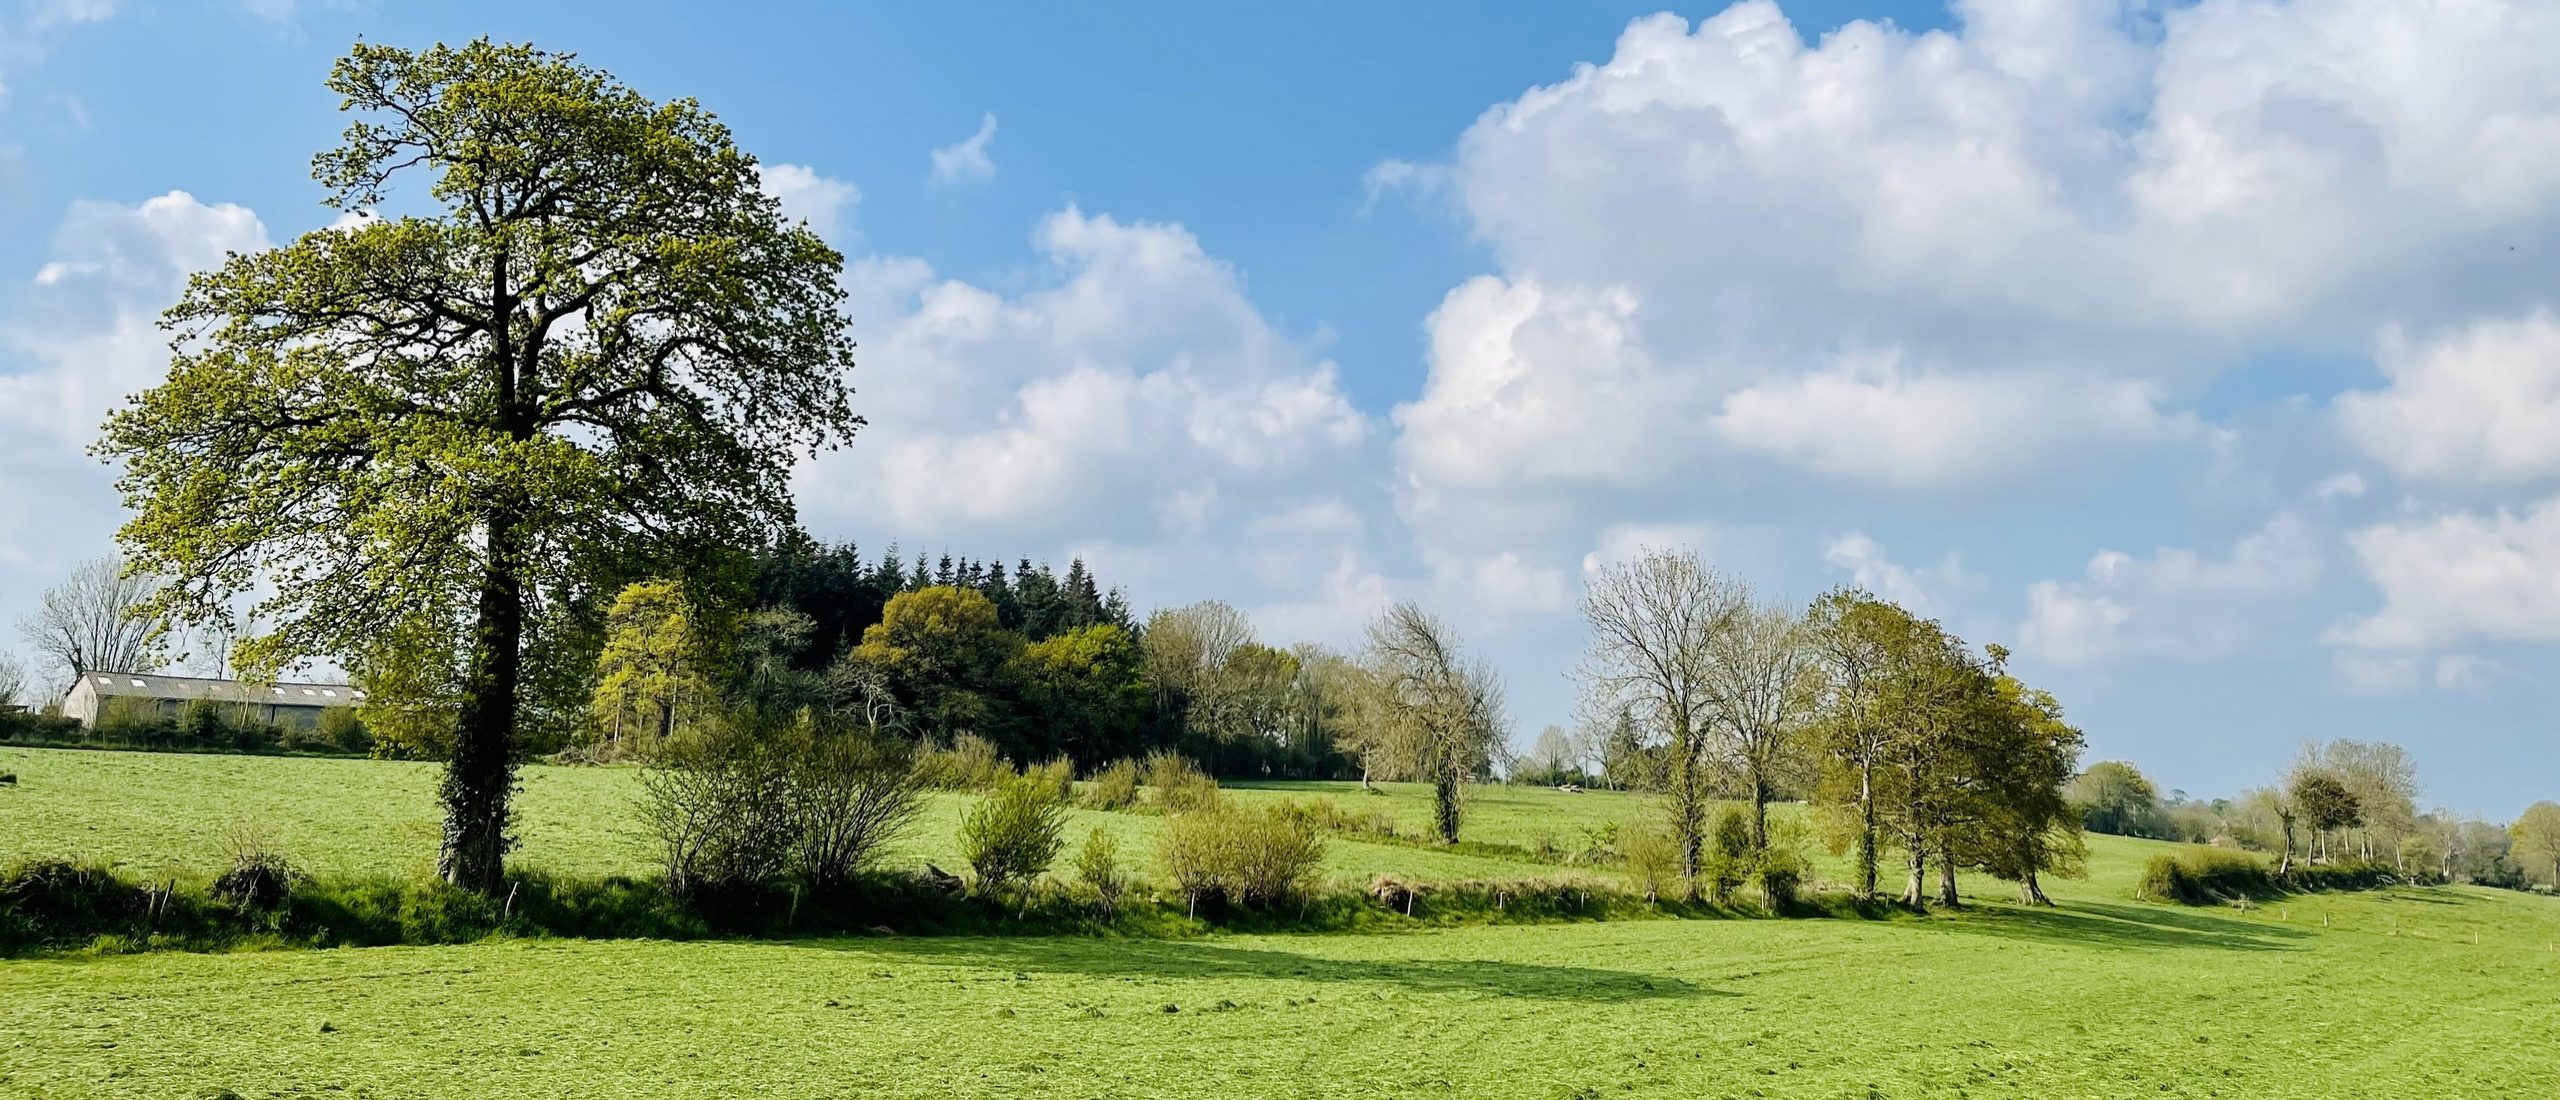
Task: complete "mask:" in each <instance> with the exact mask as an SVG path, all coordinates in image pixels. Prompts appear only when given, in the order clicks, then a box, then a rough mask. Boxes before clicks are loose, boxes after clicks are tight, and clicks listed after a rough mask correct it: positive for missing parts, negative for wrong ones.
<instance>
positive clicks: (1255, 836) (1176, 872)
mask: <svg viewBox="0 0 2560 1100" xmlns="http://www.w3.org/2000/svg"><path fill="white" fill-rule="evenodd" d="M1156 854H1157V858H1158V859H1159V860H1161V861H1162V862H1163V864H1164V868H1165V873H1166V875H1167V876H1168V877H1170V878H1171V879H1172V880H1173V883H1174V887H1175V889H1177V890H1179V891H1181V893H1182V894H1183V896H1184V899H1185V900H1186V901H1187V902H1188V903H1189V905H1190V907H1191V909H1192V911H1193V912H1194V913H1195V914H1196V913H1197V912H1198V911H1199V907H1200V902H1201V901H1203V900H1217V901H1223V902H1226V903H1229V904H1234V905H1243V906H1254V905H1269V904H1272V903H1275V902H1280V901H1285V900H1287V899H1289V898H1293V897H1297V896H1299V895H1300V894H1301V893H1303V892H1304V891H1305V889H1306V887H1307V884H1308V882H1309V880H1311V879H1312V878H1313V877H1314V875H1315V871H1316V868H1317V866H1318V865H1319V864H1321V863H1323V862H1324V838H1323V836H1322V835H1321V834H1320V833H1318V832H1317V831H1316V829H1314V828H1313V827H1312V826H1311V825H1310V824H1309V823H1308V821H1307V820H1306V818H1305V817H1304V816H1303V815H1302V814H1299V813H1294V812H1292V811H1291V810H1290V808H1289V807H1287V806H1285V805H1277V806H1269V807H1265V808H1262V809H1258V810H1257V809H1248V808H1246V807H1243V806H1238V805H1236V804H1234V803H1230V802H1212V803H1211V804H1209V805H1207V806H1204V807H1202V808H1199V809H1195V810H1191V811H1188V812H1185V813H1180V814H1176V815H1174V816H1173V818H1172V819H1171V820H1169V821H1167V822H1166V823H1165V830H1164V835H1163V837H1162V838H1161V839H1160V840H1158V841H1157V845H1156Z"/></svg>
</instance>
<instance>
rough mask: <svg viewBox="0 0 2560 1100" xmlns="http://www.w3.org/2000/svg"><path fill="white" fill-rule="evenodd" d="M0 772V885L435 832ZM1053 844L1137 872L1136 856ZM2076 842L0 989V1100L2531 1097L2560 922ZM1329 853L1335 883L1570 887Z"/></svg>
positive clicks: (85, 968) (221, 798) (152, 960)
mask: <svg viewBox="0 0 2560 1100" xmlns="http://www.w3.org/2000/svg"><path fill="white" fill-rule="evenodd" d="M0 771H15V772H17V773H18V774H19V776H20V779H21V783H20V785H19V786H18V787H15V788H0V859H6V858H9V857H12V856H16V855H21V854H28V853H36V852H52V853H59V852H79V853H82V854H87V855H93V856H107V857H112V858H119V859H122V860H124V861H126V862H127V863H128V864H129V865H132V866H135V867H137V868H140V867H152V866H171V865H174V866H178V867H182V868H193V867H199V866H209V865H210V864H211V862H212V861H213V860H215V859H217V858H218V855H219V852H220V850H221V844H222V833H223V832H224V831H225V829H226V828H227V827H228V826H229V824H230V823H231V822H233V821H240V820H251V821H262V822H263V823H264V824H265V825H266V826H267V827H269V828H270V829H272V830H273V831H275V832H278V833H281V834H283V835H284V837H285V838H286V840H287V843H288V844H289V846H291V847H292V848H293V849H294V851H295V852H296V854H297V855H298V856H299V857H300V858H302V859H304V860H305V861H306V862H307V863H309V864H311V865H313V866H315V867H318V868H322V869H326V870H331V871H346V872H354V871H394V872H396V871H400V870H402V869H404V868H408V867H411V866H414V865H415V863H416V861H418V860H419V859H421V858H422V854H423V849H424V848H425V847H426V846H427V844H428V841H429V840H430V839H431V836H432V832H431V828H432V821H433V811H432V807H431V806H430V805H429V803H428V792H429V790H430V782H431V776H432V773H431V771H430V770H428V769H423V768H418V767H415V766H409V765H398V764H381V763H371V762H363V761H335V760H271V759H252V758H238V757H177V756H142V755H125V754H109V753H85V752H67V751H58V752H47V751H14V752H0ZM629 783H630V774H629V773H628V772H622V771H612V770H596V769H588V770H566V769H547V768H546V769H530V770H529V771H528V774H527V777H526V786H525V795H524V803H523V804H524V807H525V812H526V830H525V833H526V837H525V849H524V852H523V856H524V858H526V859H527V860H529V861H533V862H539V863H542V864H545V865H547V866H551V867H555V868H559V869H564V870H578V871H627V870H638V869H642V868H644V867H645V864H646V861H647V847H646V844H645V843H644V842H643V840H642V838H641V837H640V836H638V835H637V834H636V832H635V831H634V830H633V829H632V827H631V825H630V818H629V808H628V807H629V803H628V800H629ZM1291 793H1295V794H1299V795H1304V794H1307V793H1311V792H1310V791H1307V790H1301V791H1296V792H1291ZM1322 793H1330V794H1333V795H1334V796H1335V797H1336V798H1337V799H1339V800H1342V801H1344V802H1346V804H1349V802H1350V800H1351V799H1354V798H1359V799H1373V800H1375V801H1376V803H1377V804H1380V805H1384V806H1387V807H1389V808H1390V812H1392V813H1394V814H1396V815H1397V816H1398V818H1399V820H1400V821H1404V822H1408V823H1412V824H1419V823H1420V821H1421V820H1422V817H1421V815H1422V814H1423V813H1424V812H1426V811H1425V809H1424V804H1423V802H1422V800H1421V798H1420V796H1419V793H1418V792H1416V791H1413V790H1409V789H1397V790H1394V791H1391V792H1390V793H1389V794H1386V795H1382V796H1370V795H1361V794H1358V793H1357V792H1356V789H1354V790H1349V791H1346V790H1345V788H1344V787H1342V786H1339V785H1331V786H1327V787H1325V788H1323V789H1322ZM1246 797H1249V798H1262V797H1279V794H1278V793H1273V792H1267V791H1260V790H1257V791H1255V792H1253V793H1249V794H1247V795H1246ZM1364 804H1365V803H1364ZM959 806H960V800H959V799H957V798H952V799H946V800H944V801H943V802H941V803H938V804H937V807H936V809H935V812H934V816H933V819H932V820H929V821H928V822H926V823H925V825H924V827H922V828H920V829H919V831H918V834H917V836H916V838H915V840H914V842H913V844H912V845H911V851H909V852H908V853H907V857H906V858H908V859H911V860H923V859H928V858H930V859H935V860H937V861H943V862H945V863H946V865H948V861H949V859H950V852H949V849H950V847H951V842H950V839H949V834H950V831H951V830H950V825H951V822H952V821H953V820H954V819H955V818H956V814H957V813H958V809H959ZM1475 806H1476V810H1477V816H1476V818H1475V821H1476V823H1477V827H1478V828H1480V829H1481V831H1482V836H1483V838H1484V839H1487V840H1499V841H1505V842H1510V843H1525V842H1527V841H1528V840H1530V839H1533V838H1534V837H1535V836H1536V835H1538V834H1539V833H1541V832H1555V833H1557V834H1559V835H1560V837H1561V836H1563V835H1567V834H1570V833H1572V832H1573V831H1575V830H1578V829H1579V828H1581V827H1582V826H1583V825H1585V824H1595V823H1597V822H1599V821H1604V820H1609V819H1611V818H1612V816H1613V815H1616V814H1621V813H1624V814H1628V815H1635V814H1641V813H1644V812H1647V806H1646V804H1645V803H1644V802H1642V801H1641V800H1638V799H1634V798H1630V797H1627V796H1621V795H1608V794H1599V793H1594V794H1586V795H1580V796H1567V795H1562V794H1557V793H1555V792H1540V791H1499V790H1491V791H1486V792H1480V793H1479V796H1478V798H1477V801H1476V803H1475ZM1079 821H1080V823H1081V822H1083V821H1097V822H1106V823H1108V824H1109V825H1110V826H1112V827H1115V828H1120V829H1123V830H1126V831H1127V833H1128V835H1129V836H1130V837H1131V838H1132V839H1133V840H1134V841H1138V842H1144V841H1145V839H1146V838H1147V836H1149V835H1150V834H1151V833H1152V829H1153V826H1154V819H1151V818H1147V817H1143V816H1137V815H1126V814H1094V815H1079ZM2092 841H2093V843H2092V860H2091V864H2092V866H2091V871H2092V874H2091V877H2090V878H2088V879H2086V880H2081V881H2075V882H2066V883H2055V884H2053V892H2054V893H2055V894H2056V896H2057V898H2058V899H2059V900H2060V901H2061V902H2062V907H2061V908H2059V909H2056V910H2042V911H2031V910H2025V909H2020V908H2016V907H2014V906H2009V905H2006V904H2002V903H2000V902H1999V901H1997V900H1996V899H1998V898H2001V897H2005V896H2006V894H2007V890H2006V888H2005V887H2004V886H2003V885H2001V884H1998V883H1993V882H1988V881H1986V882H1982V883H1978V884H1972V889H1971V892H1972V893H1973V894H1974V895H1975V896H1976V904H1974V905H1972V906H1971V907H1969V908H1968V910H1967V911H1965V912H1963V913H1959V914H1953V915H1944V916H1933V917H1930V918H1928V919H1924V920H1897V921H1872V922H1871V921H1855V920H1817V921H1769V920H1738V921H1668V920H1663V921H1628V922H1613V923H1605V924H1569V925H1552V926H1511V927H1472V928H1458V929H1450V930H1443V931H1433V932H1424V933H1413V934H1402V935H1369V936H1349V935H1334V936H1262V937H1248V936H1218V937H1212V938H1209V939H1205V940H1192V941H1139V940H1111V939H1072V938H1029V937H1025V938H1006V939H977V938H947V939H861V940H835V941H810V942H743V941H739V942H717V941H714V942H690V943H665V942H654V941H607V942H581V941H533V942H490V943H481V944H472V945H466V946H458V947H423V948H407V947H402V948H371V949H339V950H328V951H277V952H262V953H247V954H227V955H187V954H170V953H160V954H145V955H122V956H109V957H74V958H56V959H22V960H13V961H0V1036H7V1037H8V1041H7V1042H0V1096H8V1097H18V1096H28V1097H171V1096H175V1097H189V1096H218V1095H221V1094H222V1091H223V1090H229V1091H230V1092H232V1093H236V1094H237V1095H239V1096H241V1097H266V1096H278V1097H282V1096H373V1097H550V1096H561V1095H597V1096H647V1097H715V1096H735V1095H741V1094H750V1093H752V1094H760V1095H773V1096H794V1097H798V1096H847V1097H850V1096H866V1097H867V1096H890V1097H905V1096H914V1097H926V1096H1038V1097H1050V1096H1055V1097H1103V1096H1109V1097H1122V1096H1126V1097H1188V1096H1204V1095H1219V1096H1237V1097H1266V1096H1267V1097H1298V1096H1307V1097H1313V1096H1397V1097H1404V1096H1414V1095H1445V1096H1462V1097H1616V1096H1656V1095H1659V1096H1705V1097H1728V1096H1729V1097H1849V1098H1861V1097H1871V1096H1875V1097H1897V1098H1900V1097H1957V1096H1968V1097H1992V1096H1997V1097H2116V1096H2133V1095H2146V1096H2154V1095H2156V1096H2179V1097H2207V1096H2215V1097H2333V1096H2412V1097H2421V1096H2423V1097H2467V1096H2479V1097H2511V1096H2550V1095H2553V1094H2554V1093H2555V1092H2560V1060H2555V1059H2554V1058H2553V1056H2552V1052H2553V1051H2554V1050H2560V1013H2555V1012H2554V1011H2553V1010H2552V1005H2553V1004H2554V997H2553V990H2554V989H2555V988H2560V901H2555V900H2554V899H2550V898H2539V897H2527V896H2523V895H2516V894H2509V893H2502V892H2496V891H2483V890H2474V889H2469V888H2442V889H2425V890H2421V889H2395V890H2387V891H2378V892H2373V893H2366V894H2342V895H2321V896H2307V897H2300V898H2296V899H2294V900H2292V901H2290V902H2286V903H2278V904H2270V905H2267V906H2264V907H2261V908H2259V909H2256V910H2254V911H2250V912H2241V911H2236V910H2230V909H2188V908H2178V907H2169V906H2160V905H2152V904H2146V903H2141V902H2136V901H2133V900H2131V898H2130V892H2131V884H2132V880H2133V877H2134V875H2135V874H2136V873H2137V871H2138V867H2139V863H2140V861H2141V859H2142V858H2143V857H2145V856H2147V855H2148V854H2150V853H2151V852H2153V851H2157V850H2160V846H2157V845H2152V844H2149V843H2146V842H2139V841H2126V840H2119V839H2116V838H2108V837H2097V838H2092ZM1334 852H1335V854H1334V856H1333V860H1332V867H1331V869H1332V870H1333V872H1334V873H1336V874H1337V875H1342V876H1346V877H1347V876H1354V875H1360V874H1366V873H1370V872H1373V871H1382V870H1383V871H1395V872H1398V873H1404V874H1412V875H1422V876H1425V877H1430V876H1433V875H1436V874H1438V873H1440V872H1438V871H1433V870H1429V869H1427V868H1433V867H1438V868H1443V869H1445V870H1448V871H1450V872H1452V873H1455V874H1460V875H1466V876H1476V877H1498V876H1504V875H1535V874H1546V873H1553V872H1556V871H1558V870H1559V869H1558V868H1555V867H1552V866H1549V865H1544V864H1535V863H1525V862H1516V861H1507V860H1500V859H1484V858H1478V857H1458V856H1451V855H1448V854H1445V853H1435V852H1429V851H1424V850H1420V849H1415V848H1409V847H1405V846H1401V845H1392V844H1358V845H1354V844H1349V843H1337V844H1336V845H1335V849H1334ZM1437 861H1447V862H1446V863H1441V862H1437ZM1826 866H1827V868H1828V869H1829V870H1830V872H1831V873H1833V874H1835V875H1836V874H1837V873H1838V871H1839V867H1838V865H1837V864H1836V863H1833V864H1827V865H1826Z"/></svg>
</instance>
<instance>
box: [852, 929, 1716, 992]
mask: <svg viewBox="0 0 2560 1100" xmlns="http://www.w3.org/2000/svg"><path fill="white" fill-rule="evenodd" d="M810 945H811V946H816V947H825V948H829V949H832V950H839V951H862V952H866V953H875V952H876V953H882V954H897V955H905V956H909V957H911V958H915V959H917V960H919V961H926V962H941V963H949V964H953V965H970V966H987V967H994V968H998V969H1005V968H1010V969H1014V970H1020V971H1044V972H1048V973H1052V974H1085V975H1094V976H1100V977H1119V976H1136V975H1143V976H1146V977H1155V978H1265V979H1272V980H1282V981H1285V980H1292V979H1294V980H1299V981H1317V982H1360V983H1369V984H1377V985H1398V986H1403V987H1405V988H1407V989H1412V990H1418V991H1422V992H1430V993H1490V994H1495V995H1498V996H1507V997H1535V998H1539V999H1542V1000H1556V1001H1629V1000H1643V999H1650V998H1688V997H1736V996H1740V994H1738V993H1729V992H1725V991H1722V990H1714V989H1707V988H1703V987H1701V986H1698V985H1694V984H1692V983H1690V982H1686V981H1683V980H1681V979H1678V978H1669V977H1663V976H1660V975H1649V974H1631V973H1628V972H1625V971H1620V970H1597V969H1592V968H1589V967H1580V966H1547V965H1541V964H1537V963H1513V962H1495V961H1492V960H1485V959H1408V960H1401V961H1395V962H1353V961H1348V960H1343V959H1323V958H1316V957H1313V956H1309V955H1299V954H1295V953H1292V952H1287V951H1277V950H1271V949H1267V948H1241V947H1226V946H1222V945H1219V944H1209V943H1193V942H1182V941H1165V940H1152V941H1151V940H1092V941H1084V940H1067V939H1053V938H1047V937H1040V938H1021V939H1010V938H999V939H960V940H922V939H917V940H859V941H847V940H836V941H813V942H812V943H811V944H810Z"/></svg>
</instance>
